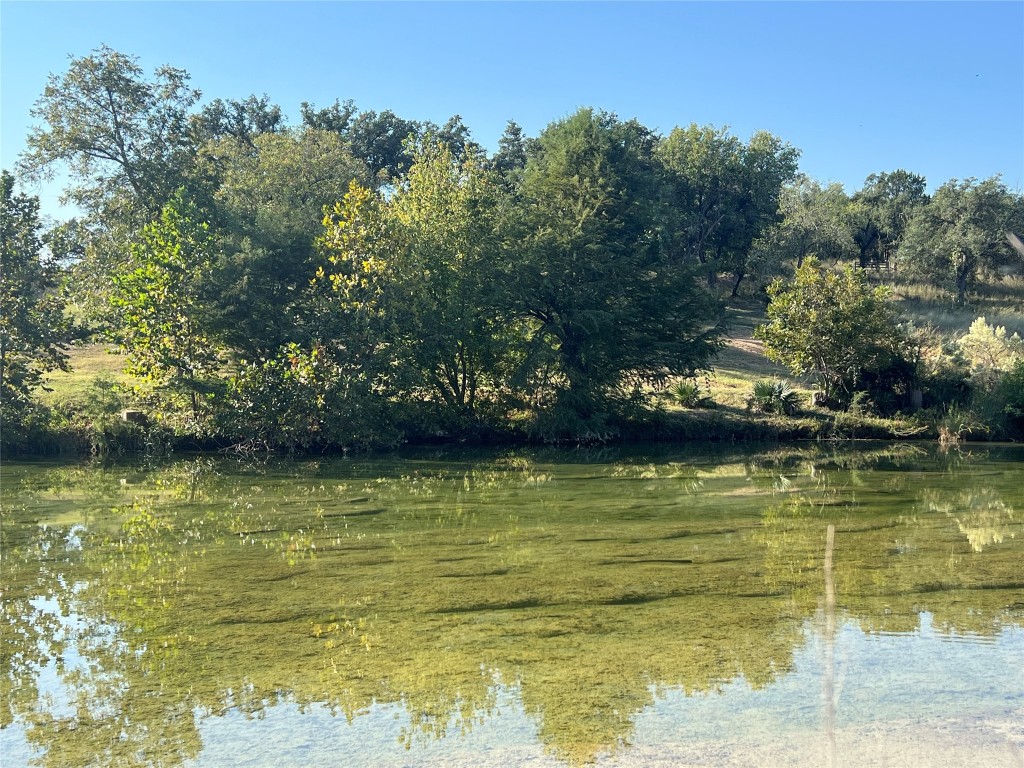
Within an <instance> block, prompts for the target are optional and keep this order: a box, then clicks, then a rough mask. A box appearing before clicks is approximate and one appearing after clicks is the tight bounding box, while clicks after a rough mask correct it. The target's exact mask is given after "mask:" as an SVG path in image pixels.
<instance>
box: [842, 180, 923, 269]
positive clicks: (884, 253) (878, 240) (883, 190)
mask: <svg viewBox="0 0 1024 768" xmlns="http://www.w3.org/2000/svg"><path fill="white" fill-rule="evenodd" d="M854 201H855V202H857V203H860V204H861V205H862V206H863V208H862V214H863V218H862V221H861V227H860V229H859V230H858V233H857V238H856V242H857V244H858V245H859V246H860V266H861V267H867V266H869V264H870V263H871V262H872V261H873V262H875V263H879V262H880V263H884V264H891V263H892V262H893V260H894V257H895V255H896V251H897V250H898V249H899V246H900V243H901V242H902V241H903V235H904V233H905V232H906V229H907V225H908V224H909V223H910V220H911V218H913V216H914V213H915V211H917V210H918V209H919V208H921V207H922V206H924V205H925V204H926V203H927V202H928V195H927V193H926V192H925V178H924V176H919V175H918V174H916V173H910V172H909V171H904V170H903V169H899V170H896V171H893V172H891V173H877V174H876V173H873V174H871V175H870V176H868V177H867V179H865V180H864V187H863V188H862V189H861V190H860V191H859V192H858V193H857V194H856V195H854Z"/></svg>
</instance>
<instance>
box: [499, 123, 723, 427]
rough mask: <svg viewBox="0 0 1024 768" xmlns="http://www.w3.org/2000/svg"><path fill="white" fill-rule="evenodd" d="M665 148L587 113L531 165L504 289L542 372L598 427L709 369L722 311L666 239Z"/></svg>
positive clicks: (628, 126) (545, 136) (539, 149)
mask: <svg viewBox="0 0 1024 768" xmlns="http://www.w3.org/2000/svg"><path fill="white" fill-rule="evenodd" d="M654 146H655V137H654V136H653V134H652V133H651V132H650V131H649V130H648V129H646V128H645V127H643V126H642V125H640V124H639V123H637V122H636V121H630V122H623V121H620V120H619V119H618V118H616V117H615V116H614V115H610V114H607V113H601V112H594V111H593V110H589V109H583V110H580V111H578V112H576V113H575V114H574V115H572V116H570V117H568V118H566V119H564V120H561V121H558V122H556V123H553V124H551V125H549V126H548V127H547V128H546V129H545V130H544V132H543V133H542V134H541V136H540V138H539V139H538V140H537V143H536V145H535V150H536V151H535V152H534V154H532V156H531V157H530V159H529V160H528V162H527V165H526V169H525V172H524V178H523V185H522V189H521V195H522V204H521V205H519V206H517V210H518V211H519V217H518V219H517V220H516V221H515V224H514V226H512V227H511V229H510V231H508V233H507V234H508V239H507V241H506V242H507V243H508V256H507V257H506V260H505V265H506V266H505V268H506V269H507V274H506V275H505V276H504V284H505V286H506V289H507V290H508V293H509V300H510V306H511V307H512V308H514V309H515V310H516V311H517V312H518V313H519V315H520V316H521V317H522V318H523V319H524V320H526V321H528V322H529V323H530V324H531V326H532V339H533V345H534V358H533V361H534V366H535V367H534V371H535V375H536V377H537V381H536V383H537V385H538V386H539V387H541V389H542V390H543V389H550V388H553V390H554V394H555V397H556V401H557V403H558V405H559V406H560V407H561V408H564V409H568V412H569V413H572V414H574V415H575V416H576V417H578V418H580V419H582V420H583V421H584V422H586V420H588V419H590V418H592V417H594V416H596V415H597V414H599V413H600V412H601V411H602V408H601V404H602V402H607V400H608V399H609V398H612V399H614V398H615V397H618V396H620V395H621V387H622V386H623V385H626V384H632V385H634V386H637V387H638V386H639V385H641V384H643V383H650V382H658V381H662V380H664V379H665V378H667V377H669V376H672V375H677V374H681V373H692V372H693V371H694V370H695V369H699V368H700V367H701V366H703V365H705V364H706V363H707V361H708V359H709V358H710V356H711V355H712V354H713V353H714V351H715V349H716V340H717V335H718V327H717V325H716V321H717V314H716V311H717V310H716V304H715V302H714V301H713V299H712V297H711V296H710V295H709V294H708V293H707V292H705V291H703V290H702V289H701V288H700V287H699V285H697V284H695V282H694V276H693V265H687V264H685V263H683V262H682V261H681V260H679V259H673V258H671V254H670V252H669V250H668V249H667V248H666V244H665V242H664V240H663V239H662V238H661V237H660V236H659V234H658V226H659V223H660V222H659V219H658V213H659V210H660V209H659V206H660V202H661V187H660V183H659V175H658V173H657V164H656V161H655V158H654V155H653V151H654Z"/></svg>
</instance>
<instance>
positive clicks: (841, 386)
mask: <svg viewBox="0 0 1024 768" xmlns="http://www.w3.org/2000/svg"><path fill="white" fill-rule="evenodd" d="M768 296H769V298H770V303H769V304H768V322H767V323H765V324H764V325H760V326H758V327H757V329H756V330H755V331H754V336H755V338H758V339H760V340H762V341H763V342H764V349H765V354H766V355H767V356H768V358H769V359H771V360H774V361H775V362H777V363H781V364H782V365H785V366H787V367H788V368H789V369H790V371H791V372H792V373H793V374H794V375H797V376H803V375H806V374H809V373H813V374H814V375H815V376H816V377H817V379H818V386H819V387H820V389H821V391H822V392H823V393H824V397H825V398H826V399H828V400H837V401H840V402H849V399H850V397H851V396H852V395H853V393H854V392H855V391H857V390H858V389H863V388H864V376H865V374H866V373H869V372H875V373H876V378H878V379H879V385H880V386H881V385H882V381H883V380H884V378H885V376H882V375H881V374H882V373H883V372H885V371H887V370H889V369H893V368H896V369H899V368H901V367H902V366H901V365H899V364H898V361H900V360H901V359H902V358H904V357H905V348H906V346H907V343H906V334H905V332H904V331H903V329H902V328H901V327H900V325H899V323H898V322H897V318H896V314H895V311H894V310H893V308H892V306H891V305H890V304H889V301H888V296H889V294H888V292H887V290H886V289H885V288H881V287H879V288H871V286H870V285H869V284H868V282H867V278H866V276H865V275H864V272H863V270H859V269H853V268H851V267H847V268H846V269H845V270H843V271H842V272H833V271H831V270H829V269H827V268H825V267H824V266H822V265H821V264H820V263H819V262H818V261H817V260H816V259H813V258H810V259H807V261H805V262H804V264H803V266H801V267H800V268H799V269H797V271H796V275H795V277H794V280H793V282H792V284H787V283H783V282H782V281H781V280H776V281H775V282H774V283H772V285H771V286H769V288H768ZM884 386H889V383H888V382H885V384H884Z"/></svg>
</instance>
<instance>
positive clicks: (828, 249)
mask: <svg viewBox="0 0 1024 768" xmlns="http://www.w3.org/2000/svg"><path fill="white" fill-rule="evenodd" d="M779 214H780V215H781V217H782V220H781V221H780V222H778V223H777V224H776V225H775V226H773V227H772V228H771V229H770V230H768V231H767V232H766V233H765V234H764V236H763V237H762V238H760V239H759V240H758V241H757V242H756V243H755V244H754V247H753V253H752V260H754V261H755V263H756V265H757V269H758V270H759V271H760V272H761V273H762V274H765V273H768V274H771V273H773V272H774V273H778V272H779V271H780V270H781V268H782V265H783V264H785V263H788V262H793V263H794V264H795V266H796V267H799V266H801V265H802V264H803V262H804V259H806V258H807V257H808V256H816V257H817V258H819V259H821V260H823V261H825V260H827V261H832V262H836V261H840V260H846V259H848V258H850V257H851V256H852V255H853V253H854V251H855V248H854V242H853V237H852V232H853V217H854V211H853V206H852V204H851V202H850V200H849V198H848V197H847V196H846V193H845V192H844V191H843V187H842V185H841V184H829V185H828V186H827V187H823V186H822V185H821V184H819V183H818V182H816V181H814V180H813V179H810V178H808V177H807V176H799V177H798V178H797V179H796V180H795V181H794V182H792V183H791V184H787V185H786V186H784V187H783V188H782V191H781V193H780V196H779Z"/></svg>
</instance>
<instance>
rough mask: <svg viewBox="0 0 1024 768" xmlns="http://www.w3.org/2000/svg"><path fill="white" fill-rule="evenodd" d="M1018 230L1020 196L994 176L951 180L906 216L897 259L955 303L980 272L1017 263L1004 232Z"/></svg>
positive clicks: (1022, 212) (1023, 204)
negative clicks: (949, 291)
mask: <svg viewBox="0 0 1024 768" xmlns="http://www.w3.org/2000/svg"><path fill="white" fill-rule="evenodd" d="M1021 230H1024V198H1022V196H1021V195H1020V194H1017V193H1014V192H1011V191H1010V190H1009V189H1008V188H1007V186H1006V184H1004V183H1003V181H1002V180H1001V179H1000V177H998V176H993V177H992V178H989V179H985V180H984V181H980V182H979V181H977V180H976V179H964V180H963V181H959V180H957V179H952V180H951V181H948V182H946V183H945V184H943V185H942V186H941V187H939V188H938V189H937V190H936V191H935V194H934V195H933V196H932V199H931V201H930V202H929V203H928V204H927V205H925V206H923V207H921V208H919V209H918V210H917V211H916V213H915V214H914V216H913V218H912V219H911V220H910V223H909V225H908V226H907V229H906V233H905V235H904V238H903V242H902V244H901V247H900V250H899V259H900V262H901V263H903V264H906V265H907V267H908V268H909V269H911V270H912V271H913V272H915V273H916V274H918V275H920V276H922V277H924V278H927V279H931V280H935V281H936V282H937V283H939V284H941V285H946V286H949V287H951V288H952V289H953V291H954V294H955V296H956V301H957V303H958V304H963V303H964V302H965V301H966V299H967V292H968V290H969V289H970V288H971V287H973V286H974V285H975V284H976V282H977V281H978V280H979V279H980V277H981V276H982V275H983V274H985V273H994V272H995V271H996V270H997V269H998V267H999V266H1001V265H1006V264H1010V263H1016V264H1020V263H1021V260H1022V259H1021V255H1020V254H1019V253H1017V251H1016V249H1015V248H1013V246H1012V244H1011V241H1010V240H1009V239H1008V237H1007V233H1008V232H1013V231H1021Z"/></svg>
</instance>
